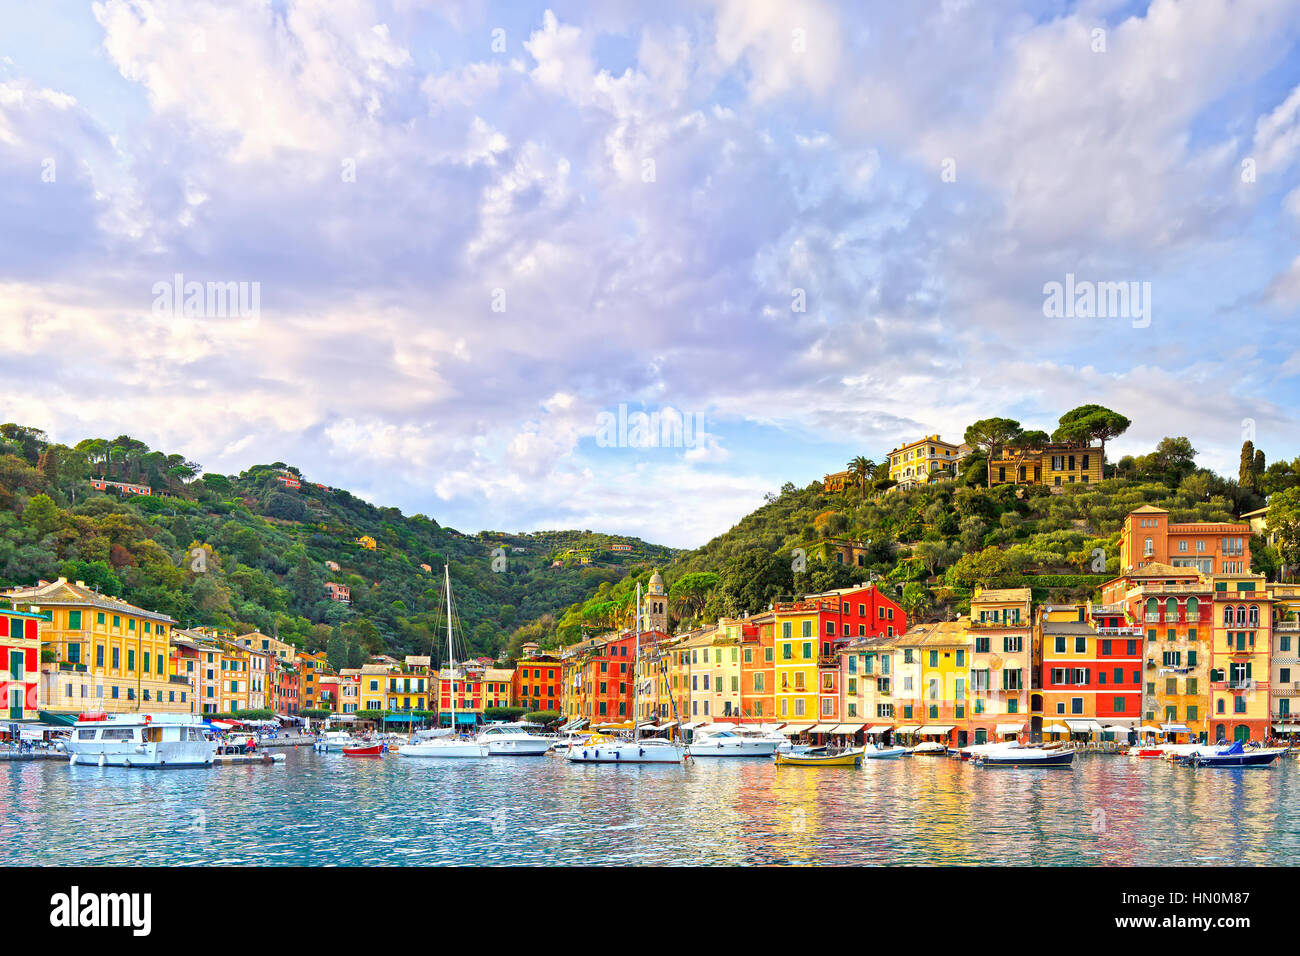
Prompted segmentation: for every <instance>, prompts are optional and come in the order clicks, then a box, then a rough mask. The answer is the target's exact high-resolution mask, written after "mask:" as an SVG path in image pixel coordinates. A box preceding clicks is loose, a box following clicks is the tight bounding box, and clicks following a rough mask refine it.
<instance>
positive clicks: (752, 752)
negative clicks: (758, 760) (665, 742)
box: [691, 724, 787, 757]
mask: <svg viewBox="0 0 1300 956" xmlns="http://www.w3.org/2000/svg"><path fill="white" fill-rule="evenodd" d="M786 742H787V741H786V739H785V738H784V737H782V736H780V735H777V734H763V733H758V732H756V731H746V730H745V729H744V728H737V727H735V725H733V724H709V725H706V726H704V727H701V728H699V729H698V730H696V731H695V739H694V740H692V741H691V756H692V757H770V756H772V754H774V753H776V752H777V751H778V750H779V749H780V747H781V745H782V744H784V743H786Z"/></svg>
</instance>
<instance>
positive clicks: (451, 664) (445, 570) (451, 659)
mask: <svg viewBox="0 0 1300 956" xmlns="http://www.w3.org/2000/svg"><path fill="white" fill-rule="evenodd" d="M442 574H443V580H445V581H446V583H447V677H448V683H449V685H450V687H451V732H452V734H453V735H454V734H455V733H456V651H455V649H454V648H453V647H452V645H451V565H449V564H444V565H443V566H442Z"/></svg>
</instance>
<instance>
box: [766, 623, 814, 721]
mask: <svg viewBox="0 0 1300 956" xmlns="http://www.w3.org/2000/svg"><path fill="white" fill-rule="evenodd" d="M821 607H822V605H821V603H820V602H818V601H793V602H789V603H778V604H777V605H776V607H775V611H776V633H775V636H774V638H773V644H774V646H775V648H776V654H775V657H776V666H775V668H774V674H773V676H774V679H775V685H776V695H775V697H776V701H775V703H776V716H777V717H778V718H779V719H781V720H785V721H789V722H791V723H795V724H804V723H806V724H808V725H810V726H811V725H813V724H815V723H816V722H817V717H818V700H819V699H820V696H821V693H820V691H819V689H818V684H817V661H818V641H819V639H820V638H819V636H818V634H817V621H818V613H819V611H820V610H821Z"/></svg>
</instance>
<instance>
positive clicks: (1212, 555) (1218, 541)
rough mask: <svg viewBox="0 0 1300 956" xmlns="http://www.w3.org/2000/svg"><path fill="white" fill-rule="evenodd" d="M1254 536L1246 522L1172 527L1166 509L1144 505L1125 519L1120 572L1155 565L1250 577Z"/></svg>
mask: <svg viewBox="0 0 1300 956" xmlns="http://www.w3.org/2000/svg"><path fill="white" fill-rule="evenodd" d="M1250 535H1251V530H1250V525H1249V524H1244V523H1228V522H1213V521H1211V522H1190V523H1185V524H1172V523H1170V521H1169V512H1168V511H1166V510H1165V509H1163V508H1156V507H1154V506H1152V505H1143V506H1142V507H1141V508H1138V509H1137V510H1136V511H1134V512H1132V513H1131V514H1130V515H1129V516H1128V517H1127V518H1125V519H1124V529H1123V531H1122V532H1121V533H1120V540H1119V570H1120V573H1121V574H1123V573H1124V572H1126V571H1131V570H1133V569H1135V568H1141V567H1143V566H1144V565H1147V564H1150V563H1152V562H1155V563H1157V564H1167V565H1170V566H1171V567H1175V568H1195V569H1196V570H1198V571H1200V572H1201V573H1202V574H1247V573H1249V572H1250Z"/></svg>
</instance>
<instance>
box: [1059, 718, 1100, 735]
mask: <svg viewBox="0 0 1300 956" xmlns="http://www.w3.org/2000/svg"><path fill="white" fill-rule="evenodd" d="M1065 725H1066V726H1067V727H1069V728H1070V733H1072V734H1091V733H1096V732H1098V731H1100V730H1101V724H1099V723H1097V722H1096V721H1095V720H1067V721H1066V722H1065Z"/></svg>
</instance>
